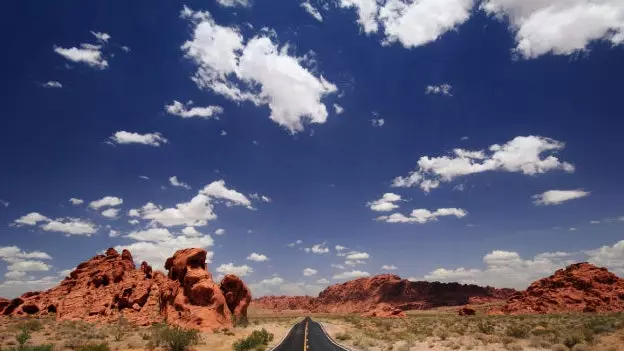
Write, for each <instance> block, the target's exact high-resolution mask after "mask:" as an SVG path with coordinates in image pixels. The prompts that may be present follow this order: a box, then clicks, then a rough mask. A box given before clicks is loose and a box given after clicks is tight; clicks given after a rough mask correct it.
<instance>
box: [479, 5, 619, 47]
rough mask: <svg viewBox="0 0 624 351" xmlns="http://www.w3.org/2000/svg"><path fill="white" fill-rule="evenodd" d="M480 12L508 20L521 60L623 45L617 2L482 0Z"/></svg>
mask: <svg viewBox="0 0 624 351" xmlns="http://www.w3.org/2000/svg"><path fill="white" fill-rule="evenodd" d="M481 9H483V10H484V11H485V12H486V13H488V14H490V15H492V16H494V17H495V18H498V19H500V20H508V21H509V24H510V29H511V31H513V32H514V34H515V37H516V48H515V52H516V53H517V54H518V55H519V56H520V57H523V58H527V59H528V58H535V57H538V56H540V55H544V54H547V53H552V54H555V55H569V54H573V53H575V52H578V51H583V50H586V48H587V46H588V44H589V43H590V42H591V41H594V40H606V41H609V42H611V44H613V45H621V44H622V43H624V3H623V2H622V1H620V0H600V1H594V0H566V1H558V0H541V1H523V0H485V1H483V2H482V3H481Z"/></svg>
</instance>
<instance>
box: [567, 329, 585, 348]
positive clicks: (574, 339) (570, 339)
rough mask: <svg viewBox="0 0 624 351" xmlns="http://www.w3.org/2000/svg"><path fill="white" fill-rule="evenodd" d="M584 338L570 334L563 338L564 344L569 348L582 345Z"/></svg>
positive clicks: (576, 334) (577, 334)
mask: <svg viewBox="0 0 624 351" xmlns="http://www.w3.org/2000/svg"><path fill="white" fill-rule="evenodd" d="M583 340H584V336H583V335H582V334H579V333H573V334H568V335H566V336H565V337H564V338H563V344H564V345H565V346H567V347H569V348H572V347H573V346H574V345H576V344H580V343H582V342H583Z"/></svg>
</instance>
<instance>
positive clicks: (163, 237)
mask: <svg viewBox="0 0 624 351" xmlns="http://www.w3.org/2000/svg"><path fill="white" fill-rule="evenodd" d="M126 237H127V238H130V239H134V240H136V241H150V242H161V241H168V240H171V239H173V235H171V232H169V230H168V229H167V228H149V229H146V230H140V231H134V232H131V233H130V234H128V235H127V236H126Z"/></svg>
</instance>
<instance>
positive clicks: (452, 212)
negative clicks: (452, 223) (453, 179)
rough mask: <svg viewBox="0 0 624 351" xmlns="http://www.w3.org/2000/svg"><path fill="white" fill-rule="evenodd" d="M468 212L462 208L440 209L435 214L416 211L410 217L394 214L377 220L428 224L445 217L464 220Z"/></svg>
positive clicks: (427, 211) (426, 211) (422, 210)
mask: <svg viewBox="0 0 624 351" xmlns="http://www.w3.org/2000/svg"><path fill="white" fill-rule="evenodd" d="M466 214H468V212H467V211H466V210H464V209H461V208H439V209H437V210H435V211H434V212H431V211H429V210H427V209H423V208H421V209H416V210H413V211H412V213H410V215H409V217H406V216H405V215H403V214H401V213H393V214H391V215H390V216H380V217H377V218H376V219H377V220H379V221H384V222H387V223H419V224H423V223H427V222H431V221H437V220H438V217H444V216H455V217H457V218H462V217H464V216H466Z"/></svg>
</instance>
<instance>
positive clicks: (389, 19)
mask: <svg viewBox="0 0 624 351" xmlns="http://www.w3.org/2000/svg"><path fill="white" fill-rule="evenodd" d="M472 7H473V0H420V1H414V2H411V3H406V2H403V1H401V0H387V1H386V3H385V5H384V6H383V7H381V8H380V9H379V21H380V22H381V23H383V26H384V33H385V35H386V38H385V39H384V43H386V44H387V43H393V42H397V41H398V42H400V43H401V44H403V46H404V47H406V48H412V47H417V46H421V45H425V44H427V43H430V42H432V41H435V40H437V39H438V38H440V37H441V36H442V35H443V34H444V33H446V32H448V31H451V30H454V29H456V28H457V26H459V25H460V24H462V23H464V22H465V21H466V20H468V18H469V17H470V10H471V9H472Z"/></svg>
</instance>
